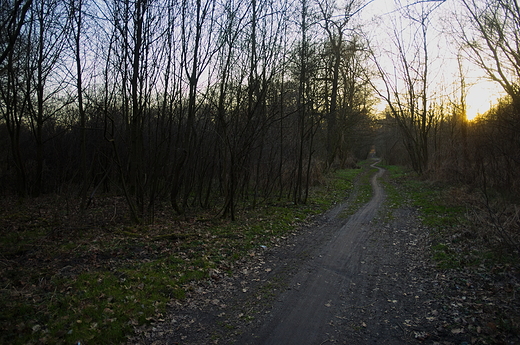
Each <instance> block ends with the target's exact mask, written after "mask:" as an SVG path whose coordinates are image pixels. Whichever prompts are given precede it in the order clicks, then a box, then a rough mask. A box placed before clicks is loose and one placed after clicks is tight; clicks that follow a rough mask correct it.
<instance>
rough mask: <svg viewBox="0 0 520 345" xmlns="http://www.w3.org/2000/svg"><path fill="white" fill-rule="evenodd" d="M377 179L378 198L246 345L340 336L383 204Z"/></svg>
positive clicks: (308, 267)
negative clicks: (339, 323) (349, 296)
mask: <svg viewBox="0 0 520 345" xmlns="http://www.w3.org/2000/svg"><path fill="white" fill-rule="evenodd" d="M378 169H379V172H378V173H377V174H375V175H374V176H373V178H372V187H373V190H374V197H373V198H372V200H371V201H370V202H369V203H367V204H366V205H365V206H364V207H362V208H361V209H360V210H359V211H358V212H356V213H355V214H354V215H352V216H351V217H349V219H348V221H347V222H346V223H345V224H344V225H342V226H341V227H339V228H338V231H337V232H336V233H335V234H334V235H333V236H332V238H331V239H330V240H328V241H327V242H326V243H324V245H323V246H322V247H321V248H319V250H318V254H317V257H316V258H315V259H314V260H311V261H309V262H307V263H305V264H304V265H303V267H302V268H301V269H300V270H299V272H298V273H297V274H296V275H295V276H294V277H293V278H292V280H291V284H290V286H291V287H292V288H291V289H289V290H287V291H286V292H285V293H284V294H283V295H282V296H280V299H279V302H278V303H277V304H276V305H275V306H274V308H273V311H272V312H271V315H272V317H271V318H270V320H269V321H268V322H267V323H265V324H264V325H263V327H262V328H261V329H260V330H259V331H258V333H255V334H251V335H246V336H245V337H244V338H243V339H242V340H241V341H240V342H239V343H244V344H246V343H247V344H249V343H250V344H288V343H291V344H321V343H322V342H323V341H326V340H331V339H333V338H335V337H337V336H338V334H335V333H337V332H336V329H335V328H336V327H335V323H336V321H337V320H338V319H340V318H341V317H342V316H341V315H342V314H341V309H342V307H344V300H343V299H344V298H343V297H344V296H345V294H346V293H347V292H348V289H349V288H350V287H351V286H355V285H358V284H360V279H362V277H361V276H360V273H361V270H362V266H363V263H364V262H363V258H364V252H365V250H366V244H365V243H366V241H367V238H368V235H369V233H370V227H371V224H370V222H371V221H372V220H373V219H374V216H375V215H376V213H377V211H378V210H379V208H380V207H381V204H382V202H383V199H384V194H383V190H382V188H381V186H380V184H379V183H378V182H377V178H378V177H380V176H381V174H382V173H383V171H384V170H383V169H382V168H378Z"/></svg>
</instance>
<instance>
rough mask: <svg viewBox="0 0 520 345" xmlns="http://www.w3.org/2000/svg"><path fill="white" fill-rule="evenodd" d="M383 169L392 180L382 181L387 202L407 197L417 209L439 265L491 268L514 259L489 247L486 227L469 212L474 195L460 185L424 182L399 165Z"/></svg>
mask: <svg viewBox="0 0 520 345" xmlns="http://www.w3.org/2000/svg"><path fill="white" fill-rule="evenodd" d="M385 168H386V169H387V170H388V171H389V176H390V181H391V182H384V185H385V190H386V193H387V203H388V204H389V205H390V206H392V207H398V206H401V205H402V204H403V202H404V201H405V200H408V201H409V202H411V204H412V205H413V206H414V207H416V208H417V209H418V210H419V213H420V217H421V220H422V223H423V224H424V225H426V226H427V227H428V228H429V229H430V239H431V243H432V245H431V251H432V257H433V259H434V261H435V262H436V264H437V266H438V268H440V269H460V268H465V267H477V266H481V265H483V266H485V267H493V266H495V265H497V264H498V265H502V264H507V263H508V262H511V260H513V257H512V256H510V255H507V254H506V255H504V253H503V251H502V249H500V248H498V247H496V246H495V247H493V246H490V244H489V242H488V241H487V240H486V235H485V232H486V230H485V229H482V228H479V229H477V225H476V224H475V222H474V219H472V217H471V215H470V214H471V212H469V211H470V209H471V208H472V204H471V202H470V200H472V199H473V198H474V195H469V194H468V192H467V191H466V190H465V189H464V188H463V187H460V186H450V185H443V184H439V183H437V184H435V183H432V182H429V181H424V180H421V179H418V178H417V177H416V176H415V174H413V173H411V172H409V171H407V170H406V169H404V168H402V167H397V166H385Z"/></svg>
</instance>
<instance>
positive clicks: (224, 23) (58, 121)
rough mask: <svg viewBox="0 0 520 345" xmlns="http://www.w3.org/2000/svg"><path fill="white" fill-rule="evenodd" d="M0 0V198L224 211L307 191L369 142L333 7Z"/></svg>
mask: <svg viewBox="0 0 520 345" xmlns="http://www.w3.org/2000/svg"><path fill="white" fill-rule="evenodd" d="M2 5H3V6H4V7H5V8H3V9H2V18H1V20H2V28H5V29H6V30H7V31H8V32H9V35H8V36H4V35H2V37H3V38H2V42H0V43H1V47H2V52H1V53H2V58H3V60H2V61H0V64H1V65H0V66H1V69H0V88H1V93H0V111H1V114H0V115H1V120H0V121H1V122H0V132H1V140H2V145H1V161H0V179H1V185H2V189H1V193H2V195H3V196H6V195H12V194H18V195H19V196H20V197H26V196H38V195H41V194H42V193H68V194H69V195H77V196H78V197H80V199H81V200H82V205H83V207H88V206H89V203H90V202H91V200H92V198H93V197H95V196H96V195H99V194H102V193H112V194H117V195H121V196H124V197H125V199H126V201H127V204H128V207H129V209H130V214H131V217H132V218H133V219H134V221H138V222H139V221H141V220H143V219H144V217H147V216H150V217H152V216H153V213H154V207H155V205H156V204H157V203H158V202H162V203H164V202H167V203H169V204H170V205H171V208H172V209H173V210H174V211H175V212H177V213H183V212H185V211H186V210H187V209H190V208H199V207H202V208H210V207H211V208H216V209H219V210H220V213H221V215H222V216H225V217H229V218H231V219H234V217H235V214H236V205H237V204H238V203H239V202H242V201H247V202H248V203H249V204H251V205H253V206H254V205H256V204H258V203H260V202H262V201H264V200H266V199H267V198H279V199H280V198H283V199H289V200H292V201H293V202H295V203H301V202H306V199H307V197H308V191H309V187H310V186H311V185H312V184H314V183H317V182H319V181H320V177H321V174H322V172H323V171H325V170H326V169H330V168H335V167H339V166H351V165H352V164H353V163H354V161H355V159H356V157H359V158H365V157H366V156H367V154H368V152H369V150H370V145H371V144H372V139H371V136H372V134H373V132H374V128H375V127H374V126H373V120H372V118H371V116H370V110H371V102H372V101H371V97H370V92H369V90H368V86H367V84H366V83H365V82H364V81H363V79H362V77H361V76H362V75H363V73H362V69H363V65H362V60H363V54H365V53H363V49H362V48H363V47H362V43H361V40H360V38H359V37H358V36H357V35H356V34H355V33H354V31H353V30H352V28H353V26H352V25H347V24H349V23H348V21H349V19H348V18H350V17H349V13H345V15H344V18H342V19H341V20H342V23H343V24H342V25H341V26H336V25H333V21H332V11H333V8H332V7H330V5H329V8H325V7H324V8H322V10H321V11H318V9H317V8H316V7H315V6H314V5H313V6H314V7H313V8H310V6H311V5H310V4H308V3H307V2H306V1H305V0H303V1H299V2H296V3H295V4H292V5H291V6H290V7H289V4H287V3H285V2H272V1H265V0H256V1H252V2H250V1H247V2H246V1H223V2H216V1H212V0H194V1H182V2H178V1H153V0H132V1H129V0H107V1H96V2H95V1H90V0H70V1H43V0H32V1H31V0H27V1H16V2H5V1H3V2H2ZM291 18H292V19H291ZM319 22H327V23H331V25H330V26H331V27H330V28H329V31H328V32H327V35H323V32H321V31H320V30H321V29H320V26H319V25H317V23H319ZM347 29H348V30H347ZM331 42H334V43H333V44H331Z"/></svg>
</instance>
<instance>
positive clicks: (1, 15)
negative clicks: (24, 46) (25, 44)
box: [0, 0, 33, 65]
mask: <svg viewBox="0 0 520 345" xmlns="http://www.w3.org/2000/svg"><path fill="white" fill-rule="evenodd" d="M32 1H33V0H16V1H12V2H11V1H2V2H1V5H0V32H1V33H2V39H0V65H1V64H3V62H4V61H5V59H7V56H8V55H9V53H10V52H11V51H12V50H13V49H14V47H15V44H16V40H17V39H18V36H19V35H20V31H21V30H22V27H23V25H24V23H25V17H26V15H27V12H28V11H29V9H30V8H31V4H32Z"/></svg>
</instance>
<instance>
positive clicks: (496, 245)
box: [0, 162, 520, 344]
mask: <svg viewBox="0 0 520 345" xmlns="http://www.w3.org/2000/svg"><path fill="white" fill-rule="evenodd" d="M360 166H361V167H362V169H350V170H338V171H336V172H335V173H334V174H333V175H330V176H328V177H327V179H326V182H324V183H323V184H321V185H319V186H316V187H315V188H314V189H313V191H312V194H311V196H310V198H309V202H308V203H307V204H305V205H295V204H293V203H291V202H286V201H279V200H273V201H272V202H269V203H266V204H265V205H264V206H258V207H256V208H254V209H252V208H249V207H246V206H243V207H242V209H241V212H240V216H239V217H238V219H237V221H235V222H231V221H228V220H225V219H222V218H219V217H215V214H216V213H218V212H215V211H211V210H206V211H203V210H197V212H194V213H191V214H186V215H183V216H182V217H181V216H177V215H175V214H174V212H172V210H171V209H169V208H168V207H166V206H165V207H164V208H162V209H160V208H158V209H157V210H156V214H157V216H156V217H155V219H154V222H153V223H151V224H141V225H135V224H133V223H132V222H131V221H130V219H129V217H128V212H126V206H125V205H126V204H125V201H124V199H122V198H120V197H115V196H102V197H99V198H97V199H96V202H95V203H94V204H93V205H91V207H89V208H88V209H87V210H80V209H79V201H78V200H75V199H73V198H65V197H63V196H56V195H47V196H43V197H39V198H37V199H30V200H29V199H26V200H15V199H4V200H2V201H1V202H2V207H1V208H0V209H1V210H2V211H0V229H1V230H0V231H1V232H2V234H1V236H0V253H1V254H0V283H1V290H0V304H1V305H2V306H3V307H2V308H1V309H0V343H9V344H60V343H62V344H70V343H73V342H77V341H81V342H82V343H87V344H88V343H100V342H103V343H112V344H117V343H124V342H125V341H126V340H127V338H128V337H130V336H131V335H132V334H133V332H134V331H135V330H136V329H138V328H142V327H148V326H149V325H151V324H154V323H158V322H161V320H163V318H164V317H165V314H166V313H167V311H168V306H169V305H171V304H172V303H177V301H182V300H183V299H184V298H186V295H187V294H190V295H193V294H196V288H197V284H198V283H199V282H201V281H208V280H211V279H213V278H214V277H218V276H222V275H226V274H228V275H229V274H232V272H233V270H236V269H237V262H238V261H243V260H244V258H247V257H248V256H249V255H250V254H251V253H252V252H254V251H257V250H258V249H259V248H264V247H269V246H274V245H277V243H278V241H279V240H280V239H283V238H284V237H285V236H288V235H289V234H292V233H295V232H297V229H298V227H299V226H300V225H302V224H305V223H307V222H310V221H311V220H312V218H313V217H315V216H316V215H318V214H320V213H322V212H324V211H325V210H327V209H329V208H330V207H331V206H332V205H333V204H334V203H336V202H339V201H341V200H343V199H344V198H346V197H348V194H349V191H352V190H353V188H354V186H355V184H356V181H359V182H360V183H361V184H362V185H364V184H366V183H367V181H368V180H369V179H368V178H366V176H368V175H369V174H370V167H369V166H368V164H367V163H366V162H362V163H360ZM386 168H387V169H388V170H389V174H388V178H387V180H386V182H385V189H386V191H387V203H388V205H389V206H390V207H400V206H403V205H405V204H409V205H411V206H413V207H415V208H418V209H419V210H420V213H421V216H422V221H423V223H424V225H426V226H428V227H429V228H430V229H431V230H430V241H431V255H432V258H433V260H434V262H435V264H436V269H437V270H438V281H439V282H440V284H444V285H445V290H444V291H445V293H443V296H438V297H439V298H441V299H445V300H446V308H451V309H452V311H453V313H457V317H456V318H455V319H456V320H457V322H460V327H457V328H453V329H455V330H461V331H466V332H473V333H474V334H476V335H482V337H481V338H482V339H486V340H485V341H486V343H507V342H506V341H507V339H510V338H511V336H519V335H520V313H519V312H518V310H520V305H519V297H518V295H519V294H520V275H519V272H520V267H519V266H520V264H519V262H518V258H519V255H518V251H517V249H518V248H517V247H516V249H515V245H516V244H515V240H516V239H517V238H518V234H519V231H518V218H515V217H517V216H518V205H515V204H514V203H510V204H508V205H507V208H506V209H501V210H502V211H501V212H502V213H495V216H491V215H490V214H491V213H490V212H491V211H490V210H491V209H492V208H491V206H490V205H491V204H490V203H489V202H488V203H485V204H482V200H483V199H482V196H481V195H479V193H478V191H474V190H470V189H468V188H466V187H464V186H455V187H454V186H443V185H439V184H434V183H431V182H427V181H421V180H419V179H417V178H416V176H414V174H413V173H408V172H406V171H405V170H403V169H402V168H397V167H394V166H388V167H386ZM359 188H361V189H360V190H361V191H362V193H360V195H362V196H363V198H365V199H366V197H367V194H370V191H365V189H363V187H359ZM493 202H494V203H495V204H493V205H498V201H493ZM359 204H362V201H360V203H359ZM482 205H485V206H486V207H484V206H482ZM478 207H483V209H484V210H487V211H488V214H485V213H480V212H479V211H477V210H478ZM504 210H507V212H508V213H507V214H503V213H505V212H506V211H504ZM514 210H517V211H516V212H517V213H516V216H515V213H514V212H515V211H514ZM344 216H345V217H346V216H348V215H347V214H346V215H344ZM504 219H507V221H504ZM515 219H516V223H515ZM497 222H498V223H497ZM497 224H498V225H497ZM515 226H516V228H515ZM451 290H453V291H455V292H457V293H456V294H454V293H452V292H453V291H451ZM451 309H450V310H451ZM477 318H478V319H479V320H482V319H484V320H485V323H482V322H479V323H478V325H477V323H476V321H474V320H476V319H477ZM477 338H479V339H480V337H477ZM477 338H475V339H477ZM475 343H483V342H482V341H481V340H475Z"/></svg>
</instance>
